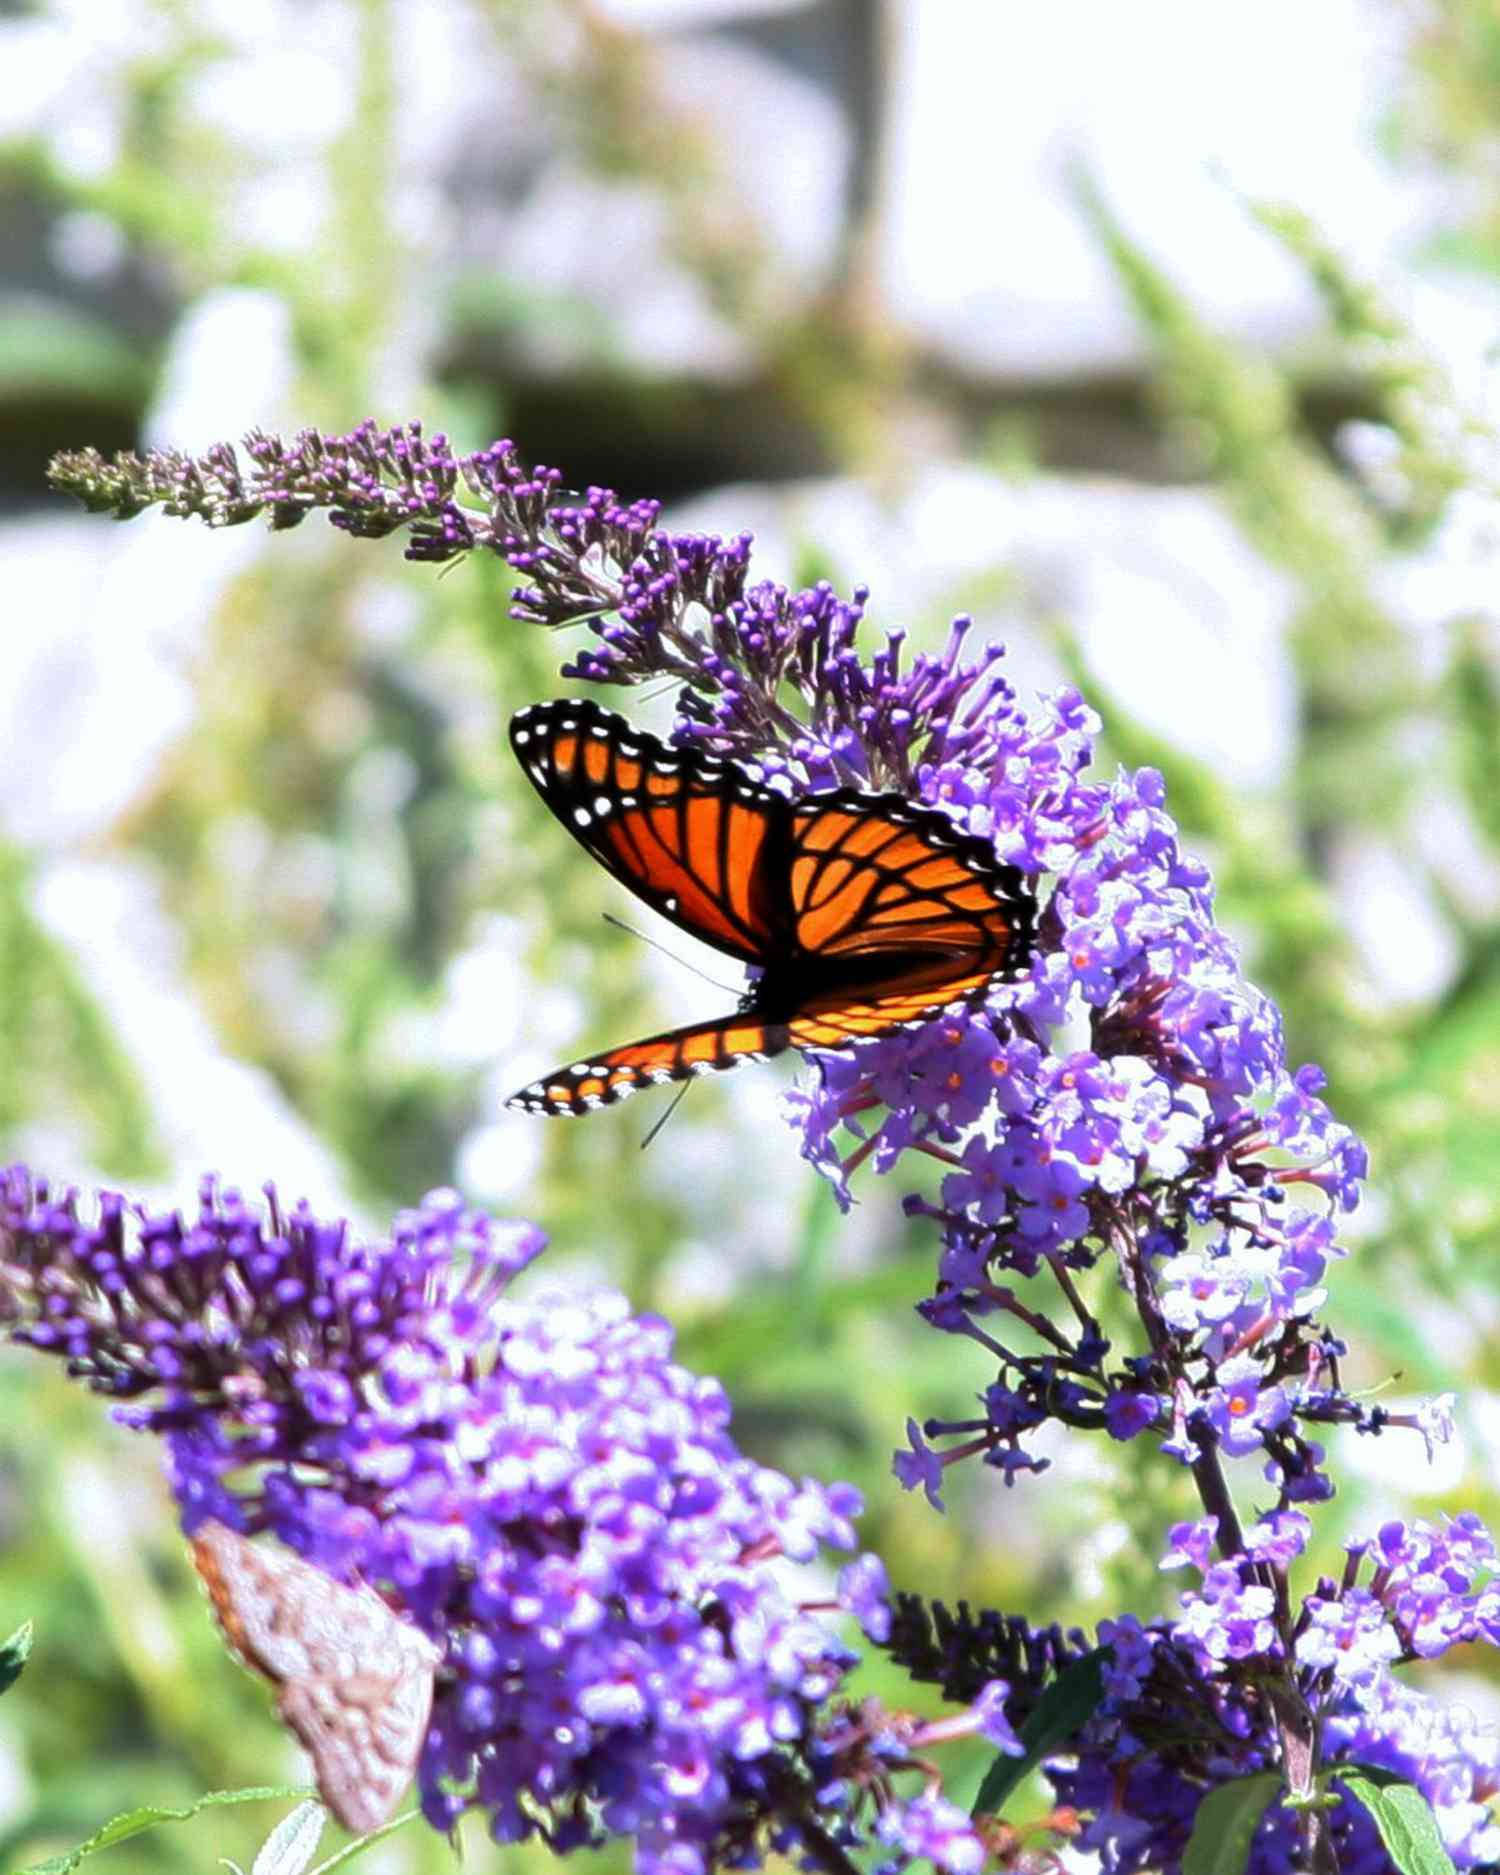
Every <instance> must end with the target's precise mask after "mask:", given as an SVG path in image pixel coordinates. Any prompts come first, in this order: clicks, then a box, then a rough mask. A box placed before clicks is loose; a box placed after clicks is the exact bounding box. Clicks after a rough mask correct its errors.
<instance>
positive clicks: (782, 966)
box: [508, 699, 1036, 1114]
mask: <svg viewBox="0 0 1500 1875" xmlns="http://www.w3.org/2000/svg"><path fill="white" fill-rule="evenodd" d="M510 739H511V745H512V747H513V748H514V749H515V752H516V755H517V757H518V758H519V760H520V762H521V766H522V767H523V768H524V769H525V771H526V773H527V774H528V775H529V776H530V778H531V780H532V782H533V783H534V784H535V786H536V789H537V792H538V793H539V794H540V795H541V797H542V799H543V800H544V801H545V802H546V803H547V805H548V807H550V808H551V810H552V812H553V813H554V814H555V815H556V816H557V818H558V819H559V820H560V821H561V822H562V823H563V825H564V826H565V827H566V828H567V829H568V831H569V832H570V833H571V834H572V835H573V837H574V838H575V839H576V840H578V841H579V842H581V844H582V845H583V846H585V847H586V848H587V849H588V851H589V852H590V853H592V854H593V856H594V858H595V859H597V860H598V861H599V863H600V865H602V866H604V867H605V868H606V869H607V870H608V871H610V872H611V873H613V874H614V876H615V877H616V878H617V879H619V880H620V881H621V882H622V884H624V885H627V886H628V887H629V888H630V890H631V891H632V892H634V893H635V895H636V896H637V897H638V898H640V899H643V900H644V901H645V902H646V904H648V905H650V906H651V907H652V908H653V909H654V910H656V911H659V912H661V913H662V914H663V916H665V917H667V918H670V919H671V920H672V921H673V923H675V924H677V925H680V926H681V927H682V929H683V930H684V931H689V932H691V933H692V935H693V936H694V937H696V938H701V939H702V940H703V941H704V942H705V943H707V944H711V945H713V946H714V947H715V948H716V949H718V950H720V951H723V952H725V953H726V954H727V955H729V956H730V957H733V958H735V959H737V960H738V961H739V962H740V963H742V964H745V965H749V966H751V967H752V968H753V969H754V970H755V971H757V972H759V974H758V975H757V976H756V977H755V978H754V980H753V981H752V983H751V985H750V987H749V989H748V990H747V991H746V993H745V995H744V997H743V999H742V1000H741V1003H740V1006H739V1008H738V1010H736V1011H735V1012H733V1013H732V1014H729V1015H724V1016H717V1017H715V1018H713V1019H712V1020H711V1021H708V1022H695V1023H690V1024H689V1025H688V1026H687V1027H685V1028H680V1029H671V1030H668V1031H667V1032H666V1033H665V1034H663V1035H652V1036H648V1037H647V1038H646V1039H645V1040H644V1041H640V1042H630V1043H627V1044H626V1046H624V1047H623V1048H611V1049H608V1050H606V1051H605V1052H603V1053H601V1054H591V1055H588V1056H585V1057H583V1058H582V1059H580V1060H578V1061H575V1062H574V1063H573V1064H572V1065H571V1066H568V1067H562V1068H558V1069H556V1070H555V1071H554V1072H553V1073H551V1074H546V1075H543V1076H542V1078H541V1079H540V1080H539V1081H534V1082H533V1083H532V1084H531V1085H530V1086H529V1087H525V1088H522V1089H521V1090H520V1092H518V1093H516V1094H513V1095H512V1096H511V1098H510V1101H509V1103H508V1104H509V1105H510V1106H513V1107H521V1108H523V1109H525V1110H526V1111H527V1112H530V1113H554V1114H580V1113H588V1112H591V1111H592V1110H593V1109H595V1108H597V1107H603V1106H607V1105H608V1104H609V1103H610V1102H611V1101H615V1100H621V1099H623V1098H624V1097H625V1096H626V1095H627V1094H631V1093H634V1092H635V1090H636V1089H637V1088H638V1087H644V1086H648V1085H650V1084H652V1083H655V1082H659V1081H680V1080H684V1079H686V1078H687V1077H688V1076H689V1075H693V1074H707V1073H710V1072H713V1071H715V1070H718V1069H721V1068H732V1067H734V1066H735V1065H736V1064H737V1063H738V1062H741V1061H745V1060H755V1061H762V1060H765V1059H766V1057H767V1056H770V1055H775V1054H779V1053H780V1052H781V1051H782V1050H783V1049H785V1048H792V1047H795V1048H841V1047H844V1046H845V1045H846V1044H847V1043H849V1042H853V1041H857V1040H861V1039H863V1038H865V1037H868V1036H877V1035H888V1034H890V1033H891V1032H892V1031H894V1030H896V1029H902V1028H915V1027H918V1026H920V1025H921V1024H922V1023H923V1022H925V1021H928V1020H930V1019H931V1018H932V1017H933V1016H934V1015H936V1014H937V1013H938V1011H940V1010H942V1009H945V1008H947V1007H948V1006H949V1005H950V1004H953V1003H972V1002H975V1001H977V1000H978V999H979V998H980V997H982V996H983V994H984V992H985V990H986V989H987V988H988V987H989V985H990V983H991V982H992V980H993V979H994V978H995V977H996V976H1005V975H1013V974H1015V973H1016V972H1018V971H1019V970H1021V969H1023V968H1024V967H1025V965H1026V962H1027V960H1028V958H1029V957H1030V955H1031V950H1032V945H1033V940H1034V936H1035V925H1036V906H1035V901H1034V900H1033V898H1032V895H1031V893H1030V891H1029V889H1028V887H1027V883H1026V879H1025V876H1024V875H1023V874H1022V873H1021V872H1019V871H1018V870H1017V869H1016V868H1015V867H1014V866H1006V865H1003V864H1001V862H1000V861H998V860H997V859H996V858H995V855H994V851H993V849H992V848H991V847H990V845H989V844H988V842H986V841H984V840H981V839H979V838H977V837H975V836H974V835H972V834H968V833H965V832H964V831H963V830H962V829H961V828H959V827H958V826H956V825H955V824H954V822H953V821H952V820H950V819H949V818H948V816H947V815H946V814H945V813H943V812H942V811H941V810H940V809H937V808H933V807H924V806H922V805H920V804H919V803H917V802H913V801H910V800H908V799H907V798H906V797H905V796H904V795H900V794H863V793H861V792H859V791H858V790H857V789H853V788H839V789H835V790H833V791H831V792H829V793H826V794H814V795H808V796H805V797H803V798H800V799H788V798H787V797H786V796H785V795H781V794H778V793H776V792H775V791H774V790H773V789H771V788H768V787H765V786H764V785H763V784H762V783H760V782H759V781H757V780H756V779H755V778H754V777H753V776H752V775H750V774H749V773H748V772H747V771H746V770H745V769H743V768H741V767H740V766H739V765H738V764H737V763H735V762H731V761H721V760H719V759H718V758H716V757H715V756H712V755H710V754H708V753H707V752H706V751H703V750H701V749H692V748H681V749H679V748H674V747H672V746H671V745H669V744H667V743H665V742H662V741H660V740H658V738H657V737H655V736H651V735H647V734H645V733H644V732H643V731H640V730H637V729H635V728H633V727H632V726H631V725H630V724H629V723H628V722H626V721H625V719H624V718H623V717H621V716H616V715H614V714H613V713H612V712H611V711H609V710H604V709H601V708H600V707H599V706H598V704H596V703H593V702H591V701H588V700H587V699H584V700H579V701H572V700H564V701H558V702H549V703H537V704H533V705H531V707H530V708H528V709H524V710H521V711H519V712H518V713H517V714H516V715H515V717H514V718H513V719H512V721H511V725H510Z"/></svg>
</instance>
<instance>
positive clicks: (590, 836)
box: [510, 698, 789, 963]
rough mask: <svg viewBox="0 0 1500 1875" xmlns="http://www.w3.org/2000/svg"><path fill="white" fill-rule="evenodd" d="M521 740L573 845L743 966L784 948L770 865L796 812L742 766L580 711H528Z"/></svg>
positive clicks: (521, 752) (607, 715) (558, 706)
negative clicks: (775, 920)
mask: <svg viewBox="0 0 1500 1875" xmlns="http://www.w3.org/2000/svg"><path fill="white" fill-rule="evenodd" d="M510 739H511V743H512V746H513V747H514V748H515V751H516V754H517V756H518V757H519V758H520V761H521V765H522V767H523V768H524V769H525V770H526V772H527V774H528V775H529V776H530V777H531V780H532V782H533V783H534V785H535V787H536V789H537V792H538V793H539V794H540V795H541V797H542V799H543V800H544V801H545V802H546V803H547V805H548V807H550V808H551V809H552V811H553V813H554V814H556V816H557V818H558V819H559V820H560V821H561V822H562V823H563V825H564V826H565V827H566V828H567V829H568V831H569V832H570V833H571V834H572V835H573V837H574V838H575V839H576V840H578V841H579V842H581V844H582V845H584V846H586V847H587V848H588V850H589V852H591V853H592V854H593V856H594V858H595V859H597V860H598V861H599V863H600V865H602V866H604V867H606V868H607V869H608V870H609V871H610V872H612V873H613V874H614V875H615V877H616V878H617V879H619V880H620V881H621V882H622V883H623V884H625V885H627V886H629V888H630V890H631V891H632V892H634V893H635V894H636V896H637V897H638V898H641V899H644V900H645V902H646V903H647V904H648V905H650V906H651V907H652V908H653V909H654V910H656V911H659V912H661V913H662V915H663V916H664V917H667V918H670V919H671V920H672V921H673V923H674V924H678V925H680V926H681V927H682V929H683V930H685V931H690V932H692V934H693V936H694V937H698V938H702V940H703V941H704V943H706V944H712V945H713V946H715V948H716V949H718V950H721V951H727V952H728V953H729V955H730V956H732V957H737V958H739V959H740V961H741V962H742V963H755V962H758V961H759V959H760V957H761V955H762V953H763V952H764V950H765V947H766V945H767V944H768V943H769V942H770V941H772V939H773V938H774V935H775V933H774V930H773V928H772V924H771V915H772V904H771V902H770V900H769V897H768V891H767V875H766V870H765V860H766V858H767V857H768V842H769V843H771V844H775V843H776V842H777V837H778V836H779V835H780V834H781V833H782V831H783V829H784V826H785V821H786V817H787V814H788V811H789V809H788V804H787V803H786V802H785V801H784V800H782V799H781V797H780V796H779V795H775V794H772V793H771V791H770V789H769V788H763V787H761V786H760V784H759V783H758V782H756V781H753V780H752V779H751V778H750V777H749V776H748V775H746V774H745V773H744V772H743V770H741V769H739V768H737V767H735V766H734V764H733V763H730V762H720V761H716V760H714V758H713V757H711V756H707V755H704V754H702V753H701V752H699V751H698V750H696V749H682V750H678V749H673V748H669V747H668V746H667V745H666V744H665V743H663V742H660V741H658V740H657V738H656V737H655V736H648V735H645V734H642V733H640V732H638V731H636V730H633V729H632V728H631V727H630V725H629V724H628V723H627V722H626V721H625V720H624V718H623V717H620V716H615V715H613V714H611V712H610V711H608V710H601V709H600V708H599V706H598V704H597V703H591V702H589V701H588V700H587V699H586V698H585V699H583V700H581V701H579V702H576V703H575V702H572V701H564V702H559V703H538V704H534V705H533V706H532V707H531V708H530V709H525V710H521V711H518V712H517V714H516V716H515V717H514V718H513V719H512V721H511V726H510Z"/></svg>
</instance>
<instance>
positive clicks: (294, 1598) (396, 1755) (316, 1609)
mask: <svg viewBox="0 0 1500 1875" xmlns="http://www.w3.org/2000/svg"><path fill="white" fill-rule="evenodd" d="M192 1547H193V1562H194V1565H195V1566H196V1568H197V1570H198V1574H199V1575H200V1576H201V1577H202V1579H203V1583H204V1586H205V1588H206V1589H207V1590H208V1595H209V1600H210V1601H211V1602H212V1603H213V1606H214V1610H215V1613H216V1614H217V1615H218V1618H219V1624H220V1626H221V1627H222V1628H223V1630H224V1634H225V1637H226V1639H227V1640H228V1641H229V1643H230V1645H231V1646H232V1647H233V1648H234V1650H235V1652H236V1653H237V1654H238V1655H239V1656H240V1658H241V1659H242V1660H243V1661H244V1662H245V1664H246V1665H247V1666H248V1667H252V1668H253V1669H254V1670H255V1671H256V1672H257V1673H259V1674H261V1675H262V1676H263V1677H264V1678H265V1679H267V1680H269V1681H270V1682H271V1684H272V1685H273V1686H274V1687H275V1688H276V1710H277V1712H278V1713H279V1715H280V1717H281V1719H282V1720H283V1722H284V1723H285V1724H286V1725H288V1726H290V1728H291V1729H292V1731H293V1732H294V1733H295V1734H296V1736H297V1738H298V1739H299V1741H300V1742H301V1744H302V1745H303V1747H304V1749H305V1750H306V1751H307V1753H308V1755H309V1756H310V1757H311V1759H312V1763H313V1774H314V1777H315V1779H316V1782H317V1786H318V1793H319V1795H320V1796H321V1797H322V1799H323V1801H324V1803H325V1804H327V1806H328V1808H329V1809H330V1810H331V1811H332V1812H333V1814H334V1815H335V1816H336V1817H337V1818H338V1820H339V1822H340V1823H342V1824H343V1825H344V1827H345V1828H346V1829H350V1830H354V1831H356V1832H359V1833H363V1832H364V1831H366V1830H371V1829H376V1828H378V1827H379V1825H380V1824H382V1823H384V1822H385V1821H386V1820H387V1818H388V1817H389V1816H390V1815H391V1813H392V1811H394V1809H395V1807H396V1804H397V1802H398V1801H399V1800H400V1797H401V1793H402V1792H403V1791H404V1790H405V1789H406V1787H407V1785H408V1784H409V1783H410V1782H411V1779H412V1774H413V1772H414V1771H415V1769H416V1762H417V1754H418V1752H419V1751H420V1749H421V1745H422V1740H423V1738H424V1736H425V1735H426V1731H427V1722H428V1719H429V1717H430V1715H431V1712H432V1696H433V1683H434V1674H435V1672H436V1669H437V1666H438V1664H439V1662H440V1661H441V1659H442V1654H441V1652H440V1650H439V1649H438V1648H437V1647H436V1646H434V1644H433V1643H432V1642H431V1641H430V1640H428V1638H427V1636H426V1635H425V1634H423V1633H421V1631H420V1630H419V1629H417V1628H415V1627H413V1626H412V1624H411V1623H410V1622H409V1621H403V1620H402V1619H401V1617H400V1616H399V1615H397V1614H395V1613H393V1612H392V1610H391V1609H390V1608H389V1607H387V1605H386V1604H385V1602H383V1601H382V1600H381V1598H380V1597H379V1596H378V1595H377V1594H376V1593H375V1591H374V1590H373V1589H371V1588H367V1587H360V1588H350V1587H348V1586H347V1585H346V1584H344V1583H342V1582H336V1581H335V1580H334V1579H333V1577H332V1576H328V1575H325V1574H324V1573H323V1571H322V1570H321V1569H318V1568H315V1567H314V1566H313V1564H311V1563H309V1562H305V1561H304V1560H303V1559H302V1558H301V1557H300V1556H297V1555H294V1554H293V1553H292V1552H291V1551H289V1550H279V1549H276V1550H273V1549H269V1548H266V1547H265V1546H264V1545H261V1544H257V1543H252V1542H251V1541H250V1540H249V1538H248V1537H244V1536H241V1535H240V1534H239V1533H238V1532H236V1531H234V1530H231V1529H230V1528H229V1527H228V1526H227V1525H226V1524H222V1523H219V1522H217V1521H214V1520H210V1521H209V1522H206V1523H203V1524H200V1525H199V1527H198V1529H197V1531H196V1532H195V1533H194V1536H193V1545H192Z"/></svg>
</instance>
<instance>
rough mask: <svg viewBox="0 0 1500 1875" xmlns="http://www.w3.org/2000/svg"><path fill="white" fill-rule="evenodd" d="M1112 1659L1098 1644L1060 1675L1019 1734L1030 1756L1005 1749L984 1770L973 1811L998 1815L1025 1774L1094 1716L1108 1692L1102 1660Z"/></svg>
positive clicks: (1109, 1653) (987, 1814)
mask: <svg viewBox="0 0 1500 1875" xmlns="http://www.w3.org/2000/svg"><path fill="white" fill-rule="evenodd" d="M1112 1658H1113V1655H1112V1654H1111V1652H1110V1649H1109V1648H1107V1647H1096V1648H1095V1649H1094V1651H1093V1652H1092V1653H1091V1654H1085V1655H1084V1656H1083V1658H1082V1659H1081V1660H1075V1661H1074V1662H1073V1663H1072V1665H1071V1666H1068V1667H1065V1668H1064V1669H1063V1671H1062V1672H1061V1673H1059V1674H1058V1676H1057V1678H1056V1679H1055V1680H1054V1681H1053V1682H1052V1684H1051V1685H1050V1686H1049V1687H1048V1688H1047V1690H1046V1692H1045V1693H1043V1694H1042V1696H1041V1698H1040V1699H1039V1700H1038V1701H1037V1702H1036V1704H1035V1706H1033V1707H1032V1710H1031V1717H1030V1718H1029V1719H1028V1720H1027V1721H1026V1723H1025V1724H1024V1725H1023V1726H1022V1727H1021V1730H1020V1732H1019V1733H1018V1734H1017V1736H1018V1737H1019V1738H1020V1740H1021V1743H1022V1744H1023V1745H1024V1746H1025V1747H1026V1755H1025V1756H1024V1757H1021V1758H1013V1757H1011V1756H1010V1755H1009V1754H1008V1753H1006V1752H1002V1753H1001V1754H1000V1755H999V1757H997V1758H996V1759H995V1762H994V1763H993V1764H992V1765H991V1766H990V1768H989V1770H988V1771H986V1772H985V1774H984V1782H983V1783H982V1784H981V1785H980V1786H979V1795H978V1796H977V1797H976V1798H975V1799H974V1812H973V1813H974V1815H975V1816H998V1815H999V1814H1000V1809H1001V1806H1002V1805H1003V1804H1004V1803H1005V1802H1006V1801H1007V1800H1008V1798H1009V1797H1010V1795H1011V1792H1012V1791H1013V1790H1015V1788H1016V1786H1017V1785H1018V1784H1019V1783H1020V1782H1021V1781H1022V1779H1023V1778H1026V1777H1029V1776H1030V1775H1031V1773H1032V1772H1033V1771H1034V1770H1035V1769H1036V1767H1037V1766H1038V1765H1039V1764H1040V1763H1041V1762H1042V1760H1043V1759H1044V1758H1051V1757H1053V1756H1055V1755H1056V1753H1057V1752H1059V1751H1060V1750H1061V1749H1062V1748H1063V1746H1064V1745H1066V1744H1067V1742H1068V1740H1069V1739H1070V1738H1074V1737H1076V1736H1077V1734H1078V1733H1079V1732H1080V1731H1081V1730H1082V1729H1083V1727H1084V1726H1085V1725H1086V1724H1087V1723H1088V1721H1089V1720H1090V1719H1091V1718H1093V1716H1094V1714H1095V1713H1096V1712H1097V1711H1098V1710H1099V1702H1100V1701H1101V1700H1102V1699H1103V1697H1104V1663H1105V1662H1106V1661H1107V1660H1110V1659H1112Z"/></svg>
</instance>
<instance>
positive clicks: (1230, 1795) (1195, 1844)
mask: <svg viewBox="0 0 1500 1875" xmlns="http://www.w3.org/2000/svg"><path fill="white" fill-rule="evenodd" d="M1280 1795H1281V1778H1280V1776H1279V1775H1278V1774H1277V1773H1276V1772H1275V1771H1258V1772H1257V1773H1256V1775H1255V1776H1254V1777H1237V1778H1235V1779H1234V1780H1233V1782H1231V1783H1228V1784H1220V1785H1219V1786H1218V1787H1217V1788H1216V1789H1214V1790H1211V1791H1210V1792H1209V1793H1208V1795H1207V1796H1206V1797H1205V1798H1204V1799H1203V1801H1202V1803H1200V1804H1199V1805H1198V1814H1197V1815H1196V1816H1195V1817H1194V1818H1193V1834H1192V1837H1191V1838H1190V1840H1189V1842H1188V1846H1187V1848H1186V1849H1185V1850H1184V1851H1183V1856H1182V1875H1244V1871H1245V1866H1246V1864H1247V1863H1248V1862H1249V1860H1250V1844H1251V1842H1252V1841H1253V1840H1254V1838H1255V1832H1256V1830H1257V1829H1258V1828H1259V1827H1260V1819H1261V1818H1262V1817H1263V1816H1264V1815H1265V1813H1266V1808H1267V1806H1268V1805H1269V1804H1272V1803H1274V1802H1275V1801H1276V1799H1277V1798H1278V1797H1279V1796H1280Z"/></svg>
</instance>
